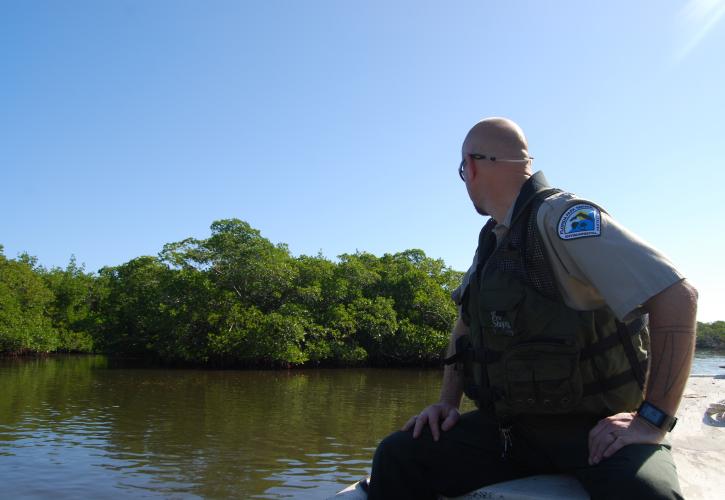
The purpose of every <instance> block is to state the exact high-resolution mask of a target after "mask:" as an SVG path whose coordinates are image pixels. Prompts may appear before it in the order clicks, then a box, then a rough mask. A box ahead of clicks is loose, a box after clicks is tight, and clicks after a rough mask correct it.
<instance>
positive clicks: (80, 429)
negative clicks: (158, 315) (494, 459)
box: [0, 356, 725, 499]
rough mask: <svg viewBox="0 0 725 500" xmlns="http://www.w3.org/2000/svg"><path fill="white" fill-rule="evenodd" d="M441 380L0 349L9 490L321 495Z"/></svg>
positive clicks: (31, 494)
mask: <svg viewBox="0 0 725 500" xmlns="http://www.w3.org/2000/svg"><path fill="white" fill-rule="evenodd" d="M716 362H717V363H719V364H725V359H724V358H722V357H721V358H720V360H719V361H716ZM439 387H440V372H439V371H436V370H432V371H430V370H429V371H422V370H374V369H360V370H349V369H348V370H301V371H203V370H165V369H152V368H143V367H139V368H129V367H122V366H116V365H109V363H108V361H107V360H106V359H105V358H103V357H92V356H91V357H60V358H50V359H45V360H42V359H40V360H0V483H1V484H2V485H3V486H2V488H3V489H2V494H3V496H4V497H7V498H48V497H53V498H81V497H92V498H131V497H133V498H180V499H189V498H285V497H294V498H324V497H326V496H328V495H331V494H332V493H334V492H335V491H337V490H339V489H340V488H342V487H343V486H345V485H347V484H349V483H351V482H353V481H355V480H357V479H359V478H361V477H363V476H364V475H366V474H367V472H368V470H369V465H370V459H371V456H372V453H373V451H374V448H375V445H376V444H377V442H378V441H379V440H380V439H381V438H382V437H383V436H385V435H387V434H388V433H389V432H390V431H391V430H393V429H396V428H397V427H399V426H400V425H401V424H402V423H403V422H404V421H405V420H407V418H408V417H410V415H412V414H414V413H415V412H418V411H419V410H420V409H421V408H422V407H423V406H424V405H426V404H428V403H430V402H431V401H434V400H435V399H437V397H438V391H439ZM468 408H470V405H469V406H468Z"/></svg>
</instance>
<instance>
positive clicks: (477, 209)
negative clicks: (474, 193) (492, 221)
mask: <svg viewBox="0 0 725 500" xmlns="http://www.w3.org/2000/svg"><path fill="white" fill-rule="evenodd" d="M473 207H474V208H475V209H476V212H478V213H479V215H483V216H485V217H490V215H491V214H489V213H488V212H486V211H485V210H484V209H482V208H481V207H477V206H476V205H473Z"/></svg>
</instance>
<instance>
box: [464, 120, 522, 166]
mask: <svg viewBox="0 0 725 500" xmlns="http://www.w3.org/2000/svg"><path fill="white" fill-rule="evenodd" d="M461 154H462V155H467V154H480V155H486V157H487V158H490V157H495V158H500V159H502V160H503V159H506V160H526V159H528V158H530V156H529V145H528V143H527V142H526V136H525V135H524V131H523V130H521V127H519V126H518V125H516V123H514V122H513V121H511V120H509V119H508V118H497V117H496V118H486V119H484V120H481V121H480V122H478V123H477V124H475V125H474V126H473V128H472V129H471V130H470V131H469V132H468V135H466V138H465V139H464V141H463V147H462V148H461Z"/></svg>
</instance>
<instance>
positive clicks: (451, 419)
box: [441, 408, 461, 431]
mask: <svg viewBox="0 0 725 500" xmlns="http://www.w3.org/2000/svg"><path fill="white" fill-rule="evenodd" d="M460 416H461V415H460V413H458V410H456V409H455V408H454V409H452V410H451V411H449V412H448V416H447V417H446V419H445V420H444V421H443V423H442V424H441V430H442V431H447V430H450V429H451V428H452V427H453V426H454V425H456V423H457V422H458V417H460Z"/></svg>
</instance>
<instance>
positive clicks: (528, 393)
mask: <svg viewBox="0 0 725 500" xmlns="http://www.w3.org/2000/svg"><path fill="white" fill-rule="evenodd" d="M503 363H504V371H505V378H506V387H505V395H504V398H505V400H506V403H508V405H509V406H510V408H511V410H513V413H514V414H517V413H542V414H544V413H550V414H551V413H565V412H569V411H571V410H572V409H573V408H575V407H576V406H577V405H579V403H580V402H581V398H582V379H581V373H580V372H579V349H578V348H577V347H576V346H574V345H569V344H559V343H551V342H535V343H534V342H532V343H525V344H519V345H517V346H515V347H512V348H511V349H510V350H509V351H508V352H507V353H506V354H504V358H503Z"/></svg>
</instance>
